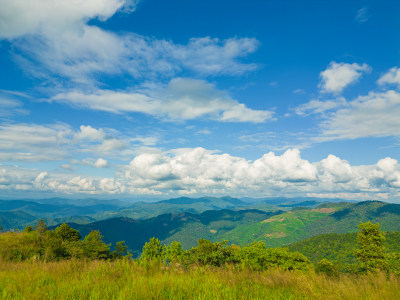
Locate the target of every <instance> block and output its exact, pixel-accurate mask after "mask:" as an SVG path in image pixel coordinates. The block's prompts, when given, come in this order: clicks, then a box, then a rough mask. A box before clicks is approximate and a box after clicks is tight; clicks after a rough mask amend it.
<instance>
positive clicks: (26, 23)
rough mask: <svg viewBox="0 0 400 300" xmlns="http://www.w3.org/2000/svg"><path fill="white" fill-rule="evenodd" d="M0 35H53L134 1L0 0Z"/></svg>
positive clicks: (106, 16) (126, 6) (100, 16)
mask: <svg viewBox="0 0 400 300" xmlns="http://www.w3.org/2000/svg"><path fill="white" fill-rule="evenodd" d="M0 6H1V10H0V20H1V22H0V38H10V39H11V38H16V37H19V36H23V35H26V34H35V33H38V32H39V33H46V34H50V33H51V34H56V33H59V32H60V31H63V30H70V29H71V27H73V28H76V27H77V28H78V29H79V26H82V24H83V23H85V22H87V21H88V20H90V19H93V18H98V19H100V20H103V21H104V20H107V19H108V18H110V17H111V16H112V15H114V14H115V12H116V11H118V10H120V9H123V8H129V9H130V10H133V9H134V7H135V1H128V0H100V1H99V0H85V1H82V0H69V1H63V0H36V1H28V2H27V1H25V0H13V1H8V0H0Z"/></svg>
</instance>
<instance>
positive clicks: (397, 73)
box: [378, 67, 400, 88]
mask: <svg viewBox="0 0 400 300" xmlns="http://www.w3.org/2000/svg"><path fill="white" fill-rule="evenodd" d="M378 84H380V85H385V84H396V85H397V86H398V87H399V88H400V68H398V67H393V68H391V69H390V70H389V72H387V73H385V74H383V75H382V76H381V77H380V78H379V80H378Z"/></svg>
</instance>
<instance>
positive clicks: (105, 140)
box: [0, 123, 154, 168]
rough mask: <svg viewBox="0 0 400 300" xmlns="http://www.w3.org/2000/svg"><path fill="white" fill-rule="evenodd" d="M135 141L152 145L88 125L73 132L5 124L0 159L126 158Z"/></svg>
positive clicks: (54, 127)
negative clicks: (103, 156) (105, 156)
mask: <svg viewBox="0 0 400 300" xmlns="http://www.w3.org/2000/svg"><path fill="white" fill-rule="evenodd" d="M132 141H134V142H135V144H136V145H138V144H139V145H148V143H149V141H148V140H146V137H142V136H139V137H134V136H133V137H129V136H128V137H123V136H122V137H120V134H119V133H118V132H117V131H115V130H110V129H107V130H106V129H102V128H100V129H96V128H93V127H91V126H89V125H88V126H85V125H82V126H80V128H79V130H74V129H72V128H71V127H70V126H68V125H66V124H50V125H38V124H24V123H22V124H21V123H20V124H2V125H0V160H2V161H62V160H65V159H69V158H75V157H80V156H84V155H86V156H100V155H107V156H108V157H115V158H117V159H126V158H127V157H129V158H130V157H132V155H133V153H134V151H132V150H129V147H130V145H131V143H132ZM143 141H144V142H146V143H144V142H143ZM153 142H154V139H153ZM99 164H100V163H99ZM92 165H93V164H92ZM64 167H65V168H68V166H64Z"/></svg>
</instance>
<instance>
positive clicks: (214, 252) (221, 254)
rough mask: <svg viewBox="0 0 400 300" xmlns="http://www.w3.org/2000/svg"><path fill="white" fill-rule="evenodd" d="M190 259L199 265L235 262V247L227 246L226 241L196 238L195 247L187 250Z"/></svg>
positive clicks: (219, 264)
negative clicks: (213, 241) (196, 243)
mask: <svg viewBox="0 0 400 300" xmlns="http://www.w3.org/2000/svg"><path fill="white" fill-rule="evenodd" d="M188 256H189V257H190V260H192V261H193V262H195V263H197V264H200V265H209V266H223V265H224V264H226V263H232V262H235V248H233V247H231V246H228V241H222V242H215V243H212V242H211V241H209V240H205V239H201V240H198V245H197V247H194V248H192V249H190V250H189V251H188Z"/></svg>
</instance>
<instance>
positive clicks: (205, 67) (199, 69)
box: [0, 0, 259, 86]
mask: <svg viewBox="0 0 400 300" xmlns="http://www.w3.org/2000/svg"><path fill="white" fill-rule="evenodd" d="M136 2H138V1H135V0H101V1H98V0H87V1H81V0H71V1H63V0H37V1H30V2H28V3H27V2H26V1H24V0H15V1H7V0H0V6H1V7H2V9H1V11H0V20H1V22H0V39H1V38H7V39H10V40H11V42H12V43H13V49H14V51H15V52H14V54H15V59H16V61H18V62H19V63H20V64H21V65H22V68H23V69H24V70H28V71H29V72H31V73H32V75H34V76H36V77H39V78H42V79H47V80H48V81H49V82H52V81H55V80H57V79H55V78H56V77H55V76H54V75H57V76H58V77H62V78H66V79H69V80H70V81H71V82H72V86H75V85H77V84H78V85H85V86H87V85H89V86H93V85H95V86H96V85H97V83H98V81H101V80H99V79H101V78H100V77H101V76H105V75H112V76H116V75H130V76H131V77H133V78H136V79H141V80H143V79H145V80H153V79H154V78H157V77H161V78H166V77H167V78H168V77H169V78H170V77H172V76H174V75H176V73H178V72H181V71H183V70H184V71H190V72H194V73H196V74H200V75H203V76H208V75H212V76H214V75H240V74H243V73H245V72H248V71H252V70H255V69H257V68H258V65H256V64H252V63H245V62H241V61H240V59H241V58H244V57H246V56H247V55H249V54H251V53H253V52H254V51H256V49H257V48H258V45H259V42H258V41H257V40H256V39H254V38H236V37H235V38H228V39H225V40H220V39H218V38H210V37H201V38H191V39H189V41H188V42H187V43H186V44H176V43H174V42H172V41H169V40H159V39H155V38H150V37H145V36H141V35H138V34H134V33H121V34H116V33H112V32H109V31H105V30H103V29H101V28H100V27H97V26H93V25H90V26H89V25H88V24H87V23H88V22H89V21H90V20H92V19H99V20H100V21H105V20H107V19H108V18H110V17H111V16H113V15H114V14H115V13H117V12H118V11H129V12H132V11H133V10H134V9H135V5H136ZM53 83H54V84H56V85H57V82H53ZM67 83H68V82H67V81H65V80H64V81H62V84H60V86H65V85H66V84H67Z"/></svg>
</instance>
